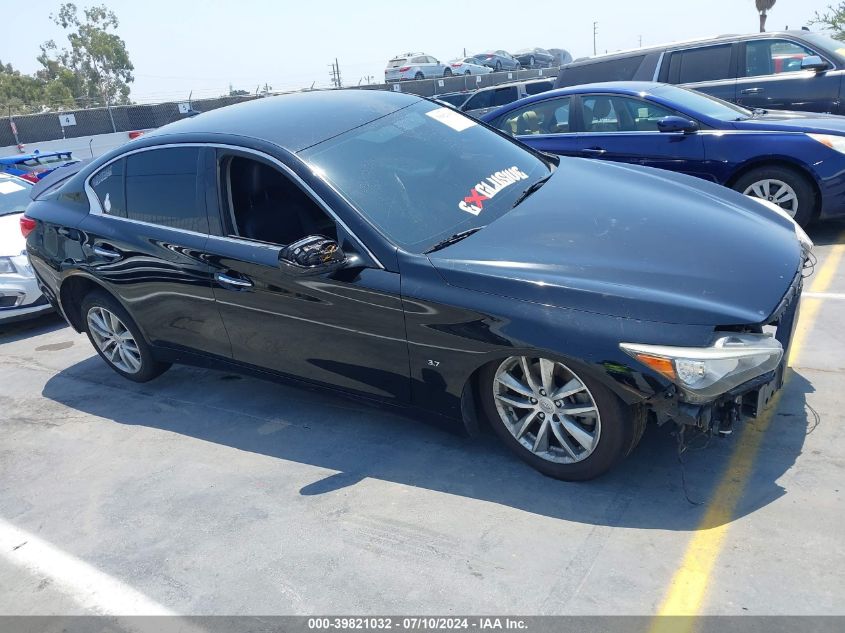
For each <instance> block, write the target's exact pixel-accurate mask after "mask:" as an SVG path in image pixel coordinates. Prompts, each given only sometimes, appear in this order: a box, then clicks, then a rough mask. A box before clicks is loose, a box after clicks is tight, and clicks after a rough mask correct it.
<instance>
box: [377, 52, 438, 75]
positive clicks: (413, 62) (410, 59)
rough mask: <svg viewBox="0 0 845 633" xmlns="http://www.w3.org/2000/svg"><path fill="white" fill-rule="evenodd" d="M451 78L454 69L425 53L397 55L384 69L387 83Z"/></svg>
mask: <svg viewBox="0 0 845 633" xmlns="http://www.w3.org/2000/svg"><path fill="white" fill-rule="evenodd" d="M451 76H452V69H451V68H450V67H449V65H448V64H441V63H440V60H438V59H437V58H435V57H432V56H431V55H426V54H425V53H405V54H404V55H397V56H396V57H394V58H393V59H391V60H390V61H389V62H387V68H385V69H384V80H385V82H390V81H407V80H409V79H435V78H440V77H451Z"/></svg>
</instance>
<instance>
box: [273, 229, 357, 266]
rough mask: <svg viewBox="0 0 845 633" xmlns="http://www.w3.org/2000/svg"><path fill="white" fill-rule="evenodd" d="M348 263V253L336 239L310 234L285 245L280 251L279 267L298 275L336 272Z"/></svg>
mask: <svg viewBox="0 0 845 633" xmlns="http://www.w3.org/2000/svg"><path fill="white" fill-rule="evenodd" d="M345 264H346V255H345V254H344V252H343V251H342V250H341V248H340V246H339V245H338V243H337V242H335V241H334V240H330V239H329V238H327V237H323V236H322V235H309V236H308V237H303V238H302V239H301V240H297V241H296V242H294V243H293V244H289V245H288V246H285V247H284V248H283V249H282V250H281V251H280V252H279V267H280V268H281V269H282V270H284V271H287V272H290V273H293V274H296V275H308V274H311V275H320V274H324V273H330V272H334V271H336V270H339V269H340V268H343V266H344V265H345Z"/></svg>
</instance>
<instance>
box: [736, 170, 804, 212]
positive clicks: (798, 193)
mask: <svg viewBox="0 0 845 633" xmlns="http://www.w3.org/2000/svg"><path fill="white" fill-rule="evenodd" d="M733 188H734V189H735V190H736V191H739V192H740V193H744V194H745V195H747V196H751V197H753V198H761V199H763V200H768V201H769V202H772V203H774V204H776V205H778V206H779V207H780V208H781V209H783V210H784V211H786V212H787V213H788V214H789V215H790V217H792V218H793V219H794V220H795V221H796V222H797V223H798V224H800V225H801V226H807V225H808V224H809V223H810V221H811V220H812V219H813V217H814V215H815V212H816V204H817V203H816V191H815V189H814V188H813V185H812V183H811V182H810V180H809V179H808V178H807V177H806V176H805V175H804V174H802V173H800V172H798V171H796V170H794V169H790V168H789V167H781V166H780V165H772V166H770V167H758V168H757V169H753V170H751V171H750V172H748V173H747V174H745V175H744V176H742V177H741V178H740V179H739V180H737V181H736V182H735V183H734V186H733Z"/></svg>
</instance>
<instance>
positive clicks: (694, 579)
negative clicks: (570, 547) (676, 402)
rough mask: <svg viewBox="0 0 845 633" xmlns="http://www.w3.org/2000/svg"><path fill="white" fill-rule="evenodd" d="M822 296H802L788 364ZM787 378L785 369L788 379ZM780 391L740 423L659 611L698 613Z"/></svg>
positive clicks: (657, 624) (667, 627)
mask: <svg viewBox="0 0 845 633" xmlns="http://www.w3.org/2000/svg"><path fill="white" fill-rule="evenodd" d="M839 241H840V244H838V245H836V246H834V247H833V248H832V249H831V251H830V253H829V254H828V256H827V259H826V260H825V262H824V264H823V265H822V266H821V268H820V269H819V270H818V271H817V273H816V276H815V279H814V280H813V283H812V285H811V288H810V290H811V291H812V292H814V293H823V292H825V291H826V290H827V289H828V288H829V287H830V285H831V283H832V282H833V279H834V275H835V274H836V271H837V268H838V267H839V264H840V262H841V261H842V258H843V256H845V244H843V243H842V242H845V233H843V234H842V235H841V236H840V240H839ZM821 302H822V298H820V297H812V298H809V299H808V300H805V299H803V298H802V303H801V312H800V315H799V320H798V326H797V327H796V329H795V334H794V337H793V340H792V347H791V349H790V354H789V358H788V362H789V364H790V365H792V364H794V363H795V362H796V361H797V359H798V356H799V354H800V350H801V348H802V347H803V345H804V342H805V340H806V338H807V333H808V332H809V331H810V330H811V329H812V327H813V323H814V322H815V320H816V317H817V316H818V312H819V308H820V305H821ZM788 378H789V374H788V373H787V380H788ZM782 393H783V389H781V390H780V391H778V393H777V394H775V397H774V398H773V399H772V402H771V404H770V405H769V407H767V408H766V411H765V412H764V413H763V414H762V415H761V416H760V418H758V420H757V422H756V423H755V424H753V425H751V424H746V425H744V426H743V429H742V432H741V433H740V436H739V439H738V440H737V445H736V448H735V450H734V453H733V456H732V457H731V459H730V462H729V463H728V466H727V469H726V470H725V473H724V474H723V476H722V479H721V481H720V482H719V484H718V486H717V487H716V490H715V492H714V494H713V497H712V498H711V500H710V503H709V504H708V506H707V509H706V511H705V514H704V518H703V519H702V521H701V523H700V524H699V526H698V528H697V530H696V531H695V533H694V535H693V537H692V539H691V541H690V543H689V545H688V546H687V549H686V552H685V554H684V558H683V561H682V562H681V565H680V567H679V568H678V570H677V572H675V575H674V577H673V578H672V581H671V582H670V583H669V589H668V591H667V592H666V596H665V598H664V599H663V602H662V604H661V605H660V609H659V610H658V615H659V616H694V615H698V614H699V613H700V611H701V607H702V605H703V602H704V597H705V594H706V592H707V586H708V582H709V580H710V575H711V573H712V572H713V568H714V566H715V564H716V560H717V559H718V557H719V553H720V552H721V551H722V548H723V546H724V542H725V537H726V536H727V533H728V529H729V525H730V521H731V519H732V518H733V514H734V511H735V510H736V506H737V504H738V503H739V501H740V499H741V497H742V493H743V491H744V490H745V486H746V484H747V483H748V479H749V477H750V476H751V473H752V470H753V467H754V459H755V458H756V456H757V452H758V450H759V448H760V444H761V442H762V440H763V436H764V435H765V432H766V429H768V427H769V424H770V423H771V421H772V418H773V417H774V414H775V412H776V411H777V407H778V403H779V402H780V397H781V394H782ZM693 625H694V620H693V618H683V619H673V618H657V619H655V620H654V622H653V624H652V627H651V631H652V633H657V632H662V631H672V632H673V633H681V632H685V631H690V630H692V627H693Z"/></svg>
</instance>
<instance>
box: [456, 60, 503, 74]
mask: <svg viewBox="0 0 845 633" xmlns="http://www.w3.org/2000/svg"><path fill="white" fill-rule="evenodd" d="M449 67H450V68H451V69H452V74H453V75H486V74H487V73H492V72H493V69H492V68H488V67H487V66H482V65H481V63H480V62H479V61H478V60H477V59H476V58H475V57H462V58H459V59H453V60H452V61H451V62H449Z"/></svg>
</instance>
